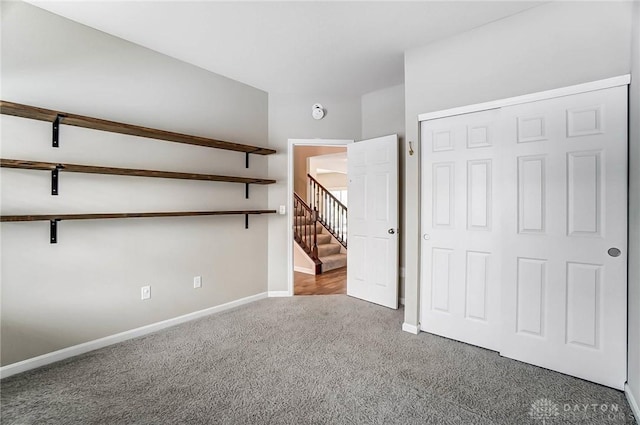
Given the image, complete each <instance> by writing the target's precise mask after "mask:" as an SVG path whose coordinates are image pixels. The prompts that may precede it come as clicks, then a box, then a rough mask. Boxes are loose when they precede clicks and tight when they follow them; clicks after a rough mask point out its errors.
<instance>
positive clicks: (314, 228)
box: [293, 194, 347, 274]
mask: <svg viewBox="0 0 640 425" xmlns="http://www.w3.org/2000/svg"><path fill="white" fill-rule="evenodd" d="M294 214H295V215H294V218H293V234H294V239H295V240H296V242H297V243H298V245H299V246H300V247H301V248H302V249H303V250H304V251H305V252H306V253H307V255H308V256H309V257H310V258H311V259H312V260H314V262H315V264H316V274H320V273H324V272H327V271H329V270H334V269H339V268H341V267H346V265H347V254H346V253H343V252H340V251H342V247H343V245H341V244H340V243H338V241H337V240H336V239H335V237H334V236H332V235H331V233H330V231H329V230H328V229H326V228H325V226H324V225H323V224H322V223H321V222H320V221H319V220H318V213H317V211H314V210H312V209H311V208H310V207H309V206H308V205H307V204H306V203H305V202H304V201H303V200H302V199H301V198H300V197H299V196H298V195H297V194H294Z"/></svg>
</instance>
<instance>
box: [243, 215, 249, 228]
mask: <svg viewBox="0 0 640 425" xmlns="http://www.w3.org/2000/svg"><path fill="white" fill-rule="evenodd" d="M244 228H245V229H248V228H249V214H245V215H244Z"/></svg>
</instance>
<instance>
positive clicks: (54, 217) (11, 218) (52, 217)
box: [0, 210, 276, 222]
mask: <svg viewBox="0 0 640 425" xmlns="http://www.w3.org/2000/svg"><path fill="white" fill-rule="evenodd" d="M275 213H276V210H246V211H175V212H148V213H100V214H42V215H3V216H0V221H1V222H17V221H62V220H101V219H109V218H149V217H196V216H206V215H245V216H246V215H259V214H275Z"/></svg>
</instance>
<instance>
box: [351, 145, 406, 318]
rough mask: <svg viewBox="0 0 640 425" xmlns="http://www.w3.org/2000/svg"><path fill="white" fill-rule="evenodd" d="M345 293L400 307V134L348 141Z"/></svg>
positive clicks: (387, 305) (392, 306) (388, 305)
mask: <svg viewBox="0 0 640 425" xmlns="http://www.w3.org/2000/svg"><path fill="white" fill-rule="evenodd" d="M347 174H348V178H349V184H348V193H349V209H348V219H347V222H348V229H347V234H348V241H349V250H348V254H347V295H350V296H352V297H356V298H361V299H363V300H366V301H370V302H373V303H376V304H380V305H383V306H385V307H389V308H398V237H399V235H398V136H397V135H395V134H394V135H392V136H385V137H379V138H376V139H371V140H363V141H361V142H358V143H352V144H350V145H348V146H347Z"/></svg>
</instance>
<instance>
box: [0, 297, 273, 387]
mask: <svg viewBox="0 0 640 425" xmlns="http://www.w3.org/2000/svg"><path fill="white" fill-rule="evenodd" d="M264 298H267V293H266V292H262V293H260V294H256V295H251V296H249V297H245V298H240V299H239V300H235V301H231V302H228V303H225V304H221V305H217V306H215V307H210V308H206V309H204V310H198V311H194V312H193V313H188V314H185V315H182V316H178V317H174V318H173V319H167V320H163V321H161V322H156V323H152V324H150V325H146V326H142V327H140V328H135V329H131V330H128V331H124V332H120V333H117V334H114V335H109V336H106V337H104V338H99V339H94V340H93V341H88V342H83V343H82V344H78V345H73V346H71V347H67V348H63V349H61V350H57V351H53V352H51V353H47V354H43V355H41V356H37V357H33V358H30V359H27V360H23V361H21V362H17V363H12V364H10V365H6V366H3V367H0V379H3V378H7V377H9V376H12V375H15V374H17V373H21V372H26V371H27V370H31V369H35V368H38V367H41V366H45V365H48V364H51V363H55V362H58V361H60V360H65V359H68V358H70V357H74V356H77V355H80V354H84V353H88V352H89V351H93V350H97V349H98V348H104V347H107V346H109V345H113V344H117V343H119V342H122V341H126V340H128V339H133V338H137V337H140V336H143V335H147V334H150V333H152V332H157V331H159V330H162V329H165V328H168V327H171V326H175V325H179V324H180V323H184V322H189V321H191V320H195V319H198V318H200V317H204V316H208V315H210V314H213V313H219V312H221V311H224V310H229V309H231V308H234V307H239V306H241V305H244V304H249V303H251V302H254V301H258V300H261V299H264Z"/></svg>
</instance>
